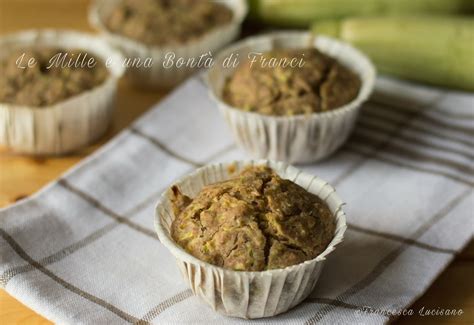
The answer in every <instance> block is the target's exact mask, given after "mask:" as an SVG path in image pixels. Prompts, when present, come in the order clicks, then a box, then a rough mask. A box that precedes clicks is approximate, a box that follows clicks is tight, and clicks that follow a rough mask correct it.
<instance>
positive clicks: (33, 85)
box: [0, 48, 108, 107]
mask: <svg viewBox="0 0 474 325" xmlns="http://www.w3.org/2000/svg"><path fill="white" fill-rule="evenodd" d="M28 63H31V64H28ZM0 71H2V73H0V103H8V104H14V105H22V106H32V107H41V106H48V105H53V104H56V103H58V102H60V101H62V100H65V99H68V98H70V97H72V96H75V95H78V94H80V93H82V92H84V91H86V90H89V89H92V88H94V87H96V86H98V85H100V84H101V83H103V82H104V80H105V79H106V78H107V76H108V71H107V68H106V67H105V65H104V63H103V62H102V61H101V60H100V59H98V58H96V57H94V56H93V55H91V54H89V53H87V52H85V51H83V50H79V49H72V50H69V49H67V50H66V49H61V48H28V49H22V50H15V51H14V52H12V53H10V54H9V55H7V56H6V57H4V58H2V59H1V60H0Z"/></svg>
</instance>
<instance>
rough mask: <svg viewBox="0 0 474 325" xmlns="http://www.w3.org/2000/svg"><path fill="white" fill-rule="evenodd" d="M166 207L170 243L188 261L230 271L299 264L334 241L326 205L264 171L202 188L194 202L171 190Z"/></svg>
mask: <svg viewBox="0 0 474 325" xmlns="http://www.w3.org/2000/svg"><path fill="white" fill-rule="evenodd" d="M171 202H172V203H173V207H174V213H175V215H176V218H175V220H174V221H173V225H172V230H171V235H172V237H173V239H174V240H175V241H176V242H177V243H178V244H179V245H180V246H181V247H183V248H184V249H185V250H186V251H187V252H189V253H190V254H192V255H193V256H195V257H197V258H199V259H201V260H203V261H205V262H207V263H210V264H213V265H217V266H220V267H224V268H227V269H231V270H234V271H264V270H270V269H278V268H285V267H287V266H290V265H295V264H299V263H302V262H304V261H306V260H310V259H313V258H315V257H316V256H318V255H319V254H320V253H321V252H322V251H324V249H325V248H326V247H327V245H328V244H329V242H330V241H331V239H332V237H333V236H334V230H335V223H334V217H333V216H332V215H331V212H330V210H329V208H328V207H327V205H326V204H325V203H324V202H323V201H322V200H321V199H320V198H318V197H317V196H316V195H314V194H311V193H309V192H307V191H306V190H305V189H303V188H302V187H301V186H299V185H297V184H295V183H293V182H291V181H290V180H286V179H282V178H281V177H280V176H278V175H277V174H276V173H275V172H274V171H272V170H271V169H270V168H268V167H266V166H257V167H247V168H246V169H244V170H243V171H242V172H241V173H240V174H239V175H237V176H236V177H234V178H231V179H229V180H226V181H223V182H218V183H214V184H211V185H207V186H205V187H204V188H203V189H202V190H201V191H200V192H199V194H198V195H197V196H196V197H195V198H193V199H191V198H189V197H188V196H186V195H184V194H182V193H181V192H180V190H179V189H178V188H177V187H173V192H172V198H171Z"/></svg>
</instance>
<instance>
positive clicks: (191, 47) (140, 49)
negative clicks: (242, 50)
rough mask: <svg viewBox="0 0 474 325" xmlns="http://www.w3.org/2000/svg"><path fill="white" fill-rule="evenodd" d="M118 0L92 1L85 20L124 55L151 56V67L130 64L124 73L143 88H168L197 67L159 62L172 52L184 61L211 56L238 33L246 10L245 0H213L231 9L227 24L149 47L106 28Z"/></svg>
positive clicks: (131, 56)
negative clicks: (176, 41)
mask: <svg viewBox="0 0 474 325" xmlns="http://www.w3.org/2000/svg"><path fill="white" fill-rule="evenodd" d="M120 1H121V0H95V1H94V2H93V4H92V6H91V7H90V10H89V21H90V23H91V24H92V25H93V26H94V27H95V28H96V29H98V30H99V31H100V33H101V34H102V35H103V37H104V38H105V39H106V40H107V41H108V42H109V43H110V44H111V45H113V46H114V47H117V48H118V49H120V50H121V51H122V53H123V54H124V55H125V57H127V58H139V59H140V60H142V62H143V60H145V59H146V58H152V60H153V64H152V66H151V67H143V66H142V67H132V68H128V69H127V72H126V75H127V77H128V78H129V80H131V81H132V82H133V83H134V84H137V85H139V86H142V87H146V88H170V87H173V86H176V85H177V84H178V83H180V82H181V81H183V80H184V79H186V78H187V77H188V76H190V75H191V74H192V73H193V72H195V71H197V69H198V68H197V67H195V68H192V67H189V66H182V67H179V68H178V67H176V66H175V65H174V66H172V67H167V68H165V67H164V66H163V62H164V61H165V57H166V54H167V53H171V52H172V53H174V54H175V60H176V59H177V58H183V59H184V60H186V61H187V60H188V59H189V58H198V57H199V56H200V55H202V54H205V53H208V52H209V51H211V54H212V55H214V54H215V53H214V51H217V50H219V49H220V48H222V47H223V46H225V45H226V44H228V43H230V42H231V41H233V40H234V39H235V38H236V37H237V36H238V35H239V33H240V28H241V24H242V21H243V20H244V18H245V16H246V14H247V10H248V9H247V2H246V1H245V0H216V2H218V3H221V4H223V5H226V6H227V7H228V8H230V9H231V10H232V12H233V16H232V21H231V22H230V23H228V24H226V25H223V26H220V27H217V28H214V29H212V30H210V31H209V32H207V33H206V34H204V35H203V36H201V37H199V38H197V39H195V40H192V41H189V42H186V43H184V44H180V45H168V46H151V45H146V44H144V43H141V42H139V41H136V40H133V39H131V38H128V37H126V36H122V35H120V34H117V33H113V32H111V31H109V30H108V28H107V27H106V25H105V24H104V20H105V17H107V16H108V14H109V13H110V11H111V10H112V9H113V8H114V7H115V6H116V5H117V3H119V2H120ZM157 33H166V31H165V30H163V31H157Z"/></svg>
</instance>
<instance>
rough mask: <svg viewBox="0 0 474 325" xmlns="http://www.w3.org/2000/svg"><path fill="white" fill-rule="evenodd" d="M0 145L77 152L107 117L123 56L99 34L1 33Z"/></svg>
mask: <svg viewBox="0 0 474 325" xmlns="http://www.w3.org/2000/svg"><path fill="white" fill-rule="evenodd" d="M0 47H1V48H2V51H1V54H0V70H1V71H2V74H1V75H0V145H4V146H6V147H9V148H11V149H13V150H14V151H17V152H20V153H26V154H34V155H57V154H66V153H70V152H73V151H76V150H78V149H80V148H82V147H84V146H86V145H88V144H90V143H92V142H93V141H95V140H97V139H98V138H99V137H101V136H102V135H103V134H104V133H105V132H106V131H107V129H108V128H109V126H110V124H111V122H112V114H113V111H114V106H115V105H114V104H115V103H114V99H115V93H116V88H117V81H118V79H119V78H120V77H121V76H122V74H123V72H124V68H123V66H122V62H123V60H124V59H123V57H122V56H121V54H120V53H119V52H118V51H115V50H114V49H112V48H110V47H109V46H108V45H107V44H105V43H104V42H103V41H101V40H100V39H98V38H96V37H94V36H91V35H88V34H84V33H77V32H71V31H61V30H35V31H26V32H20V33H16V34H11V35H7V36H4V37H2V38H0Z"/></svg>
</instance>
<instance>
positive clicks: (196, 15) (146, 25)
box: [105, 0, 232, 45]
mask: <svg viewBox="0 0 474 325" xmlns="http://www.w3.org/2000/svg"><path fill="white" fill-rule="evenodd" d="M231 20H232V11H231V10H230V9H229V8H227V7H226V6H225V5H222V4H219V3H215V2H212V1H208V0H141V1H137V0H123V1H121V2H120V3H119V4H118V5H117V7H116V8H114V10H112V11H111V13H110V14H109V16H108V17H106V19H105V25H106V27H107V28H108V29H109V30H110V31H112V32H114V33H117V34H121V35H124V36H127V37H129V38H132V39H134V40H137V41H140V42H142V43H145V44H148V45H167V44H181V43H185V42H188V41H190V40H192V39H195V38H198V37H200V36H202V35H203V34H205V33H206V32H208V31H209V30H211V29H213V28H215V27H218V26H221V25H224V24H226V23H229V22H230V21H231Z"/></svg>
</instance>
